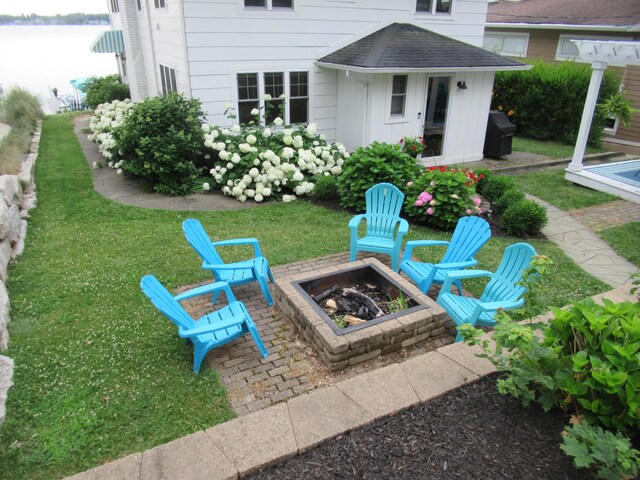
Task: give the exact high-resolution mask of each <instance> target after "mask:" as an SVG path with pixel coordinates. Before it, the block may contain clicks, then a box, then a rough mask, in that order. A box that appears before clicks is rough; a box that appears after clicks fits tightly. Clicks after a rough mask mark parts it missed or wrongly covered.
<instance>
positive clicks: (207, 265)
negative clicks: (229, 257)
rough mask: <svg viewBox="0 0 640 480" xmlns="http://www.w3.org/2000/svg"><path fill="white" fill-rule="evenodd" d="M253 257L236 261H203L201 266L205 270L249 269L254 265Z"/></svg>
mask: <svg viewBox="0 0 640 480" xmlns="http://www.w3.org/2000/svg"><path fill="white" fill-rule="evenodd" d="M254 260H255V259H253V260H247V261H244V262H236V263H216V264H211V263H206V262H205V263H203V264H202V268H204V269H205V270H251V269H252V268H253V267H254V265H255V261H254Z"/></svg>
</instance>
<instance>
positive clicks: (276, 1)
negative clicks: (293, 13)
mask: <svg viewBox="0 0 640 480" xmlns="http://www.w3.org/2000/svg"><path fill="white" fill-rule="evenodd" d="M244 6H245V8H264V9H267V10H274V9H277V8H288V9H292V8H293V0H244Z"/></svg>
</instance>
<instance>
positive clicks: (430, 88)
mask: <svg viewBox="0 0 640 480" xmlns="http://www.w3.org/2000/svg"><path fill="white" fill-rule="evenodd" d="M109 8H110V12H111V25H112V29H113V31H112V32H108V33H105V34H104V35H103V38H101V39H97V40H96V44H95V45H103V46H102V47H100V48H107V49H108V48H112V49H113V50H112V51H114V52H115V53H117V54H119V58H120V60H121V64H120V69H121V74H122V76H123V78H124V80H125V81H126V82H127V83H129V86H130V87H131V94H132V98H133V100H137V99H141V98H145V97H148V96H154V95H157V94H159V93H162V92H169V91H173V90H177V91H178V92H181V93H184V94H185V95H187V96H193V97H197V98H199V99H200V100H201V101H202V105H203V108H204V110H205V112H206V114H207V119H208V121H209V123H211V124H220V125H225V124H228V122H229V121H228V120H227V119H226V118H225V117H224V115H223V112H224V104H225V103H227V102H230V103H231V104H232V105H233V106H234V108H235V109H236V111H237V113H238V116H239V118H240V120H241V121H242V120H244V119H246V118H248V117H247V116H248V114H249V112H250V111H251V109H253V108H255V107H258V106H259V107H264V102H265V100H264V99H263V98H262V97H263V95H264V94H269V95H271V96H272V98H273V99H274V100H273V101H272V102H274V103H277V101H276V100H275V99H277V98H278V97H279V96H280V95H281V94H285V95H286V102H285V108H284V110H285V112H284V116H285V119H284V120H285V121H286V122H287V123H306V122H314V123H316V124H317V125H318V130H319V131H320V132H321V133H324V134H325V135H326V137H327V139H328V140H330V141H341V142H342V143H344V144H345V145H346V146H347V148H348V149H353V148H355V147H358V146H361V145H366V144H369V143H371V142H372V141H374V140H378V141H385V142H391V143H397V142H398V141H399V140H400V138H401V137H402V136H405V135H409V136H419V135H424V136H425V138H426V140H427V145H428V153H427V155H428V156H431V157H433V160H435V161H437V162H438V163H440V164H450V163H459V162H468V161H474V160H479V159H480V158H482V150H483V145H484V135H485V130H486V124H487V114H488V110H489V104H490V100H491V90H492V87H493V79H494V74H495V72H496V71H498V70H517V69H526V68H528V67H527V66H525V65H522V64H521V63H519V62H517V61H515V60H513V59H509V58H507V57H502V56H500V55H497V54H494V53H491V52H487V51H486V50H483V49H482V48H481V46H482V39H483V34H484V24H485V18H486V12H487V2H486V0H394V1H388V0H110V2H109ZM120 37H122V40H123V42H122V45H123V47H119V46H117V45H119V42H120ZM111 39H112V40H113V41H110V40H111ZM105 43H106V44H113V45H116V46H114V47H109V46H106V47H105V46H104V44H105ZM118 50H124V51H118ZM102 51H104V50H102Z"/></svg>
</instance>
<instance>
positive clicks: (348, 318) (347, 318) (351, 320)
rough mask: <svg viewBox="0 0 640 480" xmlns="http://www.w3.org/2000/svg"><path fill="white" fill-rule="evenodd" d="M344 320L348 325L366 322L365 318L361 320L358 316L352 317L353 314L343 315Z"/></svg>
mask: <svg viewBox="0 0 640 480" xmlns="http://www.w3.org/2000/svg"><path fill="white" fill-rule="evenodd" d="M344 321H345V322H347V323H348V324H349V325H359V324H361V323H366V322H367V321H366V320H363V319H361V318H358V317H354V316H353V315H345V316H344Z"/></svg>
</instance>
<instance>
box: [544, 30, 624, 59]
mask: <svg viewBox="0 0 640 480" xmlns="http://www.w3.org/2000/svg"><path fill="white" fill-rule="evenodd" d="M572 40H593V41H601V42H611V41H613V42H630V41H632V40H633V37H612V36H605V35H575V34H570V33H569V34H561V35H559V36H558V44H557V46H556V60H558V61H561V62H562V61H567V60H572V61H576V62H580V63H590V60H588V59H584V58H582V57H581V55H580V52H579V51H578V52H577V54H576V55H575V56H573V55H563V54H561V53H560V50H561V47H562V45H563V44H566V43H570V42H571V41H572ZM573 43H574V44H575V42H573ZM576 50H578V49H577V47H576ZM611 65H616V66H624V65H622V64H615V63H611Z"/></svg>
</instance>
